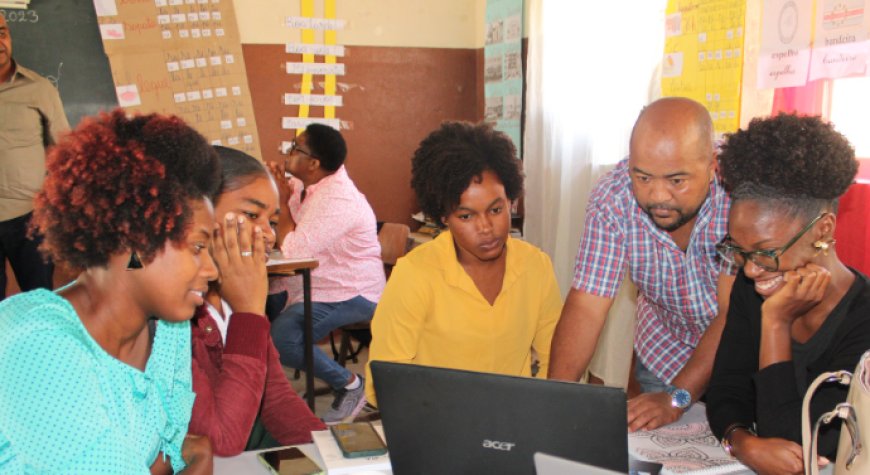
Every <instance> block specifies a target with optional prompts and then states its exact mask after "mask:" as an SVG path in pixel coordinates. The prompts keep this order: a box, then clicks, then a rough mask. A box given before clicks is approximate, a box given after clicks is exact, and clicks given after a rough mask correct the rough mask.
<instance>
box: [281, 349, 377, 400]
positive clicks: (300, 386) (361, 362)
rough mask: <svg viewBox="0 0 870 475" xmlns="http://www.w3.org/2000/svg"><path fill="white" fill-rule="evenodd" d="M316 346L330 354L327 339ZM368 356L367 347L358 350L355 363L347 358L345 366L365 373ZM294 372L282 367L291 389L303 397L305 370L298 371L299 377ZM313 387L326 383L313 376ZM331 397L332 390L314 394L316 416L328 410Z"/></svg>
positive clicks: (318, 387) (359, 372)
mask: <svg viewBox="0 0 870 475" xmlns="http://www.w3.org/2000/svg"><path fill="white" fill-rule="evenodd" d="M336 343H337V342H336ZM357 343H358V342H357V341H356V340H353V344H354V347H356V345H357ZM318 346H319V347H320V349H321V350H323V352H325V353H326V354H327V355H331V354H332V349H330V347H329V343H328V341H327V342H326V343H321V344H320V345H318ZM368 357H369V350H368V348H365V349H363V350H362V351H361V352H360V354H359V356H358V357H357V362H356V363H354V362H353V361H350V360H348V362H347V368H348V369H349V370H350V371H353V372H354V373H357V374H362V375H365V364H366V361H368ZM294 372H295V370H293V369H292V368H287V367H285V368H284V373H286V374H287V378H288V379H290V383H291V384H292V385H293V389H295V390H296V392H297V393H298V394H299V396H300V397H304V394H305V372H304V371H300V372H299V379H294V378H293V376H294ZM314 387H315V388H316V389H320V388H327V385H326V383H324V382H323V381H321V380H319V379H317V378H314ZM333 399H334V396H333V394H332V392H327V393H326V394H322V395H318V396H316V397H315V398H314V413H315V414H316V415H317V416H318V417H320V416H323V414H324V413H326V411H328V410H329V406H330V405H331V404H332V400H333ZM363 411H366V409H363Z"/></svg>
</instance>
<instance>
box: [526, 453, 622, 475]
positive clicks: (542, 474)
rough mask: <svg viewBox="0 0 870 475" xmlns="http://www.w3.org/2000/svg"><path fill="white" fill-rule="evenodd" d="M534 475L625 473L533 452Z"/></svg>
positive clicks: (603, 474) (615, 474)
mask: <svg viewBox="0 0 870 475" xmlns="http://www.w3.org/2000/svg"><path fill="white" fill-rule="evenodd" d="M535 473H536V474H537V475H625V472H615V471H613V470H608V469H606V468H599V467H596V466H594V465H589V464H588V463H583V462H574V461H573V460H568V459H563V458H562V457H556V456H553V455H549V454H545V453H543V452H535Z"/></svg>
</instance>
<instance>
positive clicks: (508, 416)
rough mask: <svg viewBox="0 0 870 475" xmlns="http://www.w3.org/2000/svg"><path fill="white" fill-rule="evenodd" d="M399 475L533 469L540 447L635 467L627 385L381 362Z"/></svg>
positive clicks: (378, 383)
mask: <svg viewBox="0 0 870 475" xmlns="http://www.w3.org/2000/svg"><path fill="white" fill-rule="evenodd" d="M371 370H372V375H373V379H374V384H375V391H376V392H377V395H378V406H379V407H378V408H379V409H380V413H381V419H382V421H383V425H384V433H385V436H386V440H387V446H388V447H389V450H390V460H391V461H392V466H393V473H394V474H395V475H425V474H444V473H450V474H464V473H467V474H479V473H499V474H505V475H509V474H523V475H533V474H534V473H535V465H534V461H533V455H534V453H535V452H546V453H548V454H552V455H556V456H559V457H564V458H567V459H570V460H575V461H580V462H583V463H587V464H591V465H595V466H598V467H602V468H607V469H610V470H615V471H619V472H622V473H625V472H626V471H627V469H628V441H627V430H626V422H625V421H626V398H625V393H624V392H623V391H622V390H621V389H616V388H608V387H604V386H592V385H585V384H577V383H567V382H562V381H548V380H543V379H533V378H523V377H514V376H503V375H495V374H488V373H478V372H472V371H462V370H453V369H444V368H433V367H426V366H418V365H410V364H399V363H389V362H383V361H374V362H372V363H371Z"/></svg>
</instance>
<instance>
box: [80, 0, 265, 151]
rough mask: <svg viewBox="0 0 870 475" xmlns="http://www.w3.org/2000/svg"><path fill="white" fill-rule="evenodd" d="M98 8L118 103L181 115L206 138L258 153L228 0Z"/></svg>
mask: <svg viewBox="0 0 870 475" xmlns="http://www.w3.org/2000/svg"><path fill="white" fill-rule="evenodd" d="M95 8H97V9H98V11H99V12H100V14H101V16H100V17H99V19H98V21H99V23H100V29H101V32H102V37H103V47H104V48H105V51H106V54H107V55H108V57H109V64H110V65H111V69H112V79H113V81H114V83H115V92H116V94H117V98H118V103H119V104H120V105H121V106H122V107H125V108H126V109H128V110H130V111H131V112H141V113H151V112H157V113H162V114H174V115H178V116H179V117H181V118H182V119H184V120H185V121H186V122H187V123H189V124H190V125H191V126H193V127H195V128H196V129H197V130H198V131H199V132H200V133H201V134H203V135H204V136H205V137H206V138H207V139H208V140H209V141H210V142H211V143H215V144H222V145H229V146H231V147H234V148H237V149H239V150H242V151H244V152H246V153H248V154H250V155H253V156H254V157H257V158H260V157H261V154H260V143H259V139H258V137H257V126H256V121H255V120H254V108H253V105H252V102H251V94H250V91H249V88H248V77H247V72H246V70H245V64H244V59H243V57H242V46H241V42H240V40H239V33H238V28H237V26H236V18H235V11H234V9H233V2H232V1H231V0H222V1H220V2H215V1H196V2H194V1H190V0H186V1H184V2H181V1H175V0H169V1H162V0H155V1H149V2H142V1H139V2H130V1H121V2H117V3H116V2H113V1H111V0H95ZM113 8H114V10H113Z"/></svg>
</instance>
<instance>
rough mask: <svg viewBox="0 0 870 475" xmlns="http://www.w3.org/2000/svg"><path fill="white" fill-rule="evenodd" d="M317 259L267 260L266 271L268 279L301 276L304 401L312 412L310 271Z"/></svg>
mask: <svg viewBox="0 0 870 475" xmlns="http://www.w3.org/2000/svg"><path fill="white" fill-rule="evenodd" d="M318 264H319V263H318V262H317V259H314V258H311V257H304V258H300V259H283V258H279V259H269V262H267V263H266V269H267V270H268V272H269V277H285V276H291V275H297V274H301V275H302V305H303V310H304V314H305V337H304V345H305V401H306V402H307V403H308V407H309V408H310V409H311V410H312V411H314V329H313V321H314V317H313V316H312V314H311V269H314V268H316V267H317V266H318Z"/></svg>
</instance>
